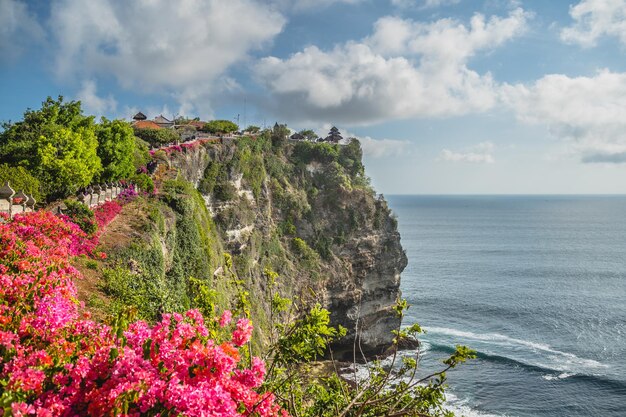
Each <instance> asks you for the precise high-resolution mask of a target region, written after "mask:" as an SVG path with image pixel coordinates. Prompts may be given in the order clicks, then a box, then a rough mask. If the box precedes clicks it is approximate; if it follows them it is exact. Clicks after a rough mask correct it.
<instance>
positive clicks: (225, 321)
mask: <svg viewBox="0 0 626 417" xmlns="http://www.w3.org/2000/svg"><path fill="white" fill-rule="evenodd" d="M232 318H233V313H231V312H230V310H224V312H223V313H222V316H221V317H220V318H219V321H218V323H219V325H220V327H226V326H228V325H229V324H230V321H231V320H232Z"/></svg>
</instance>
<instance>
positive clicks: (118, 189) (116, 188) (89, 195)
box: [0, 181, 137, 218]
mask: <svg viewBox="0 0 626 417" xmlns="http://www.w3.org/2000/svg"><path fill="white" fill-rule="evenodd" d="M129 187H132V188H133V189H134V190H135V191H137V185H136V184H132V183H130V184H122V183H120V182H113V183H109V184H99V185H94V186H89V187H87V188H86V189H85V190H84V191H82V192H80V193H78V196H77V197H78V201H80V202H81V203H83V204H85V205H86V206H87V207H90V208H93V207H97V206H99V205H101V204H103V203H104V202H106V201H112V200H113V199H115V198H116V197H117V196H118V195H120V194H121V193H122V191H123V190H125V189H127V188H129ZM36 203H37V202H36V201H35V198H33V196H32V195H29V194H26V193H24V192H23V191H20V192H17V193H16V192H15V190H14V189H13V188H11V185H10V184H9V181H7V182H6V183H5V184H4V185H3V186H2V187H0V213H5V214H8V215H9V218H13V216H15V215H16V214H20V213H29V212H32V211H34V210H35V204H36ZM57 211H59V212H62V211H63V204H62V203H61V205H60V206H58V207H57Z"/></svg>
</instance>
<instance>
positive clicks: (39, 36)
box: [0, 0, 44, 62]
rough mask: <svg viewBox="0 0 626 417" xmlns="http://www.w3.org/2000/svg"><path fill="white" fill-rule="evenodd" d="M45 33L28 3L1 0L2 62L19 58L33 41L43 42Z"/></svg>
mask: <svg viewBox="0 0 626 417" xmlns="http://www.w3.org/2000/svg"><path fill="white" fill-rule="evenodd" d="M43 39H44V31H43V29H42V28H41V26H40V25H39V23H37V20H36V19H35V17H34V16H33V15H32V14H31V13H30V11H29V10H28V7H27V5H26V3H24V2H22V1H17V0H0V55H2V61H5V62H6V61H9V60H13V59H15V58H17V57H18V56H19V55H20V54H21V53H22V52H23V49H24V48H25V47H26V46H27V45H28V44H29V43H30V42H33V41H42V40H43Z"/></svg>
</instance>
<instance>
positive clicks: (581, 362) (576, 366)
mask: <svg viewBox="0 0 626 417" xmlns="http://www.w3.org/2000/svg"><path fill="white" fill-rule="evenodd" d="M425 330H426V331H427V332H428V333H431V334H440V335H445V336H452V337H454V338H459V339H465V340H467V341H468V342H467V344H468V345H470V347H473V348H475V349H478V350H481V349H480V347H479V346H472V344H474V345H475V344H476V342H483V343H485V344H487V345H488V346H490V345H492V346H498V347H510V348H512V349H513V352H510V351H509V352H507V353H505V354H504V355H502V353H500V352H489V351H488V350H485V349H482V351H483V352H484V353H487V354H494V355H501V356H506V357H509V358H511V359H513V360H516V361H518V362H521V363H525V364H527V365H531V366H539V367H542V368H546V369H553V370H555V371H560V372H565V373H571V372H574V373H577V372H580V371H581V370H582V371H585V370H586V371H591V372H595V371H597V370H599V369H601V368H607V367H608V365H606V364H603V363H601V362H598V361H596V360H593V359H586V358H580V357H578V356H576V355H574V354H573V353H569V352H562V351H560V350H556V349H554V348H552V347H551V346H549V345H547V344H545V343H538V342H532V341H529V340H523V339H516V338H514V337H509V336H506V335H503V334H499V333H473V332H468V331H462V330H456V329H450V328H447V327H430V328H425ZM459 342H460V343H464V342H461V341H459ZM520 348H526V352H527V353H528V352H533V353H536V354H537V355H539V357H538V358H535V359H536V360H531V361H529V360H528V359H526V358H523V357H522V358H520V357H518V356H517V355H516V356H514V357H511V356H510V355H509V354H511V353H513V354H514V353H515V350H518V349H520ZM546 360H547V361H546Z"/></svg>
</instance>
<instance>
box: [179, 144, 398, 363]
mask: <svg viewBox="0 0 626 417" xmlns="http://www.w3.org/2000/svg"><path fill="white" fill-rule="evenodd" d="M319 146H320V145H313V144H306V145H302V144H300V145H294V144H285V145H283V146H282V147H280V148H278V149H276V147H270V146H269V145H267V146H265V147H264V148H263V147H261V146H260V145H258V144H256V143H253V144H252V145H247V146H244V145H242V144H238V143H235V142H233V143H229V144H207V145H205V146H203V147H198V148H195V149H189V150H186V151H185V152H183V153H180V154H176V155H174V156H172V157H171V158H170V165H171V166H172V167H174V168H177V169H178V171H179V173H180V175H182V176H183V177H184V178H185V179H187V180H188V181H190V182H192V183H193V184H194V185H195V186H196V187H197V188H198V190H199V191H200V192H201V193H202V194H203V197H204V200H205V202H206V205H207V208H208V209H209V212H210V213H211V214H212V215H213V216H214V221H215V223H216V224H217V225H218V226H219V228H220V233H221V235H222V239H223V242H224V246H225V248H226V249H227V250H229V251H230V252H231V253H233V254H234V260H235V266H236V268H237V271H238V273H239V275H240V276H241V275H244V276H248V277H249V281H248V285H249V287H250V292H251V294H252V295H253V298H254V294H255V293H258V294H259V296H258V297H256V299H257V301H258V302H259V303H262V301H260V300H262V298H263V297H261V296H260V294H262V292H263V291H264V290H265V283H264V278H263V269H264V268H265V267H267V266H269V267H271V268H272V269H274V270H275V271H277V272H278V273H279V274H281V276H282V277H283V278H282V280H283V282H284V285H281V291H282V292H283V295H285V296H289V297H291V298H293V299H298V300H299V301H300V302H302V303H305V304H306V303H314V302H319V303H321V304H322V305H323V306H324V307H325V308H327V309H328V310H330V312H331V319H332V322H333V325H339V324H340V325H342V326H344V327H346V328H347V329H348V335H347V336H346V337H345V338H344V339H342V340H340V341H338V342H337V343H336V344H335V345H334V346H333V350H334V354H335V356H338V357H344V358H346V359H347V358H352V356H353V348H354V346H355V343H354V341H355V337H356V340H357V342H358V343H357V357H360V356H361V351H362V352H363V354H365V355H366V356H368V357H371V356H373V355H377V354H381V353H382V352H383V351H384V350H385V349H386V348H388V347H389V346H390V344H391V340H392V334H391V331H392V330H393V329H396V328H397V327H398V325H399V319H398V318H397V317H396V316H395V313H394V312H393V310H392V306H393V305H394V304H395V303H396V300H397V299H398V297H399V296H400V289H399V287H400V274H401V272H402V271H403V269H404V268H405V267H406V264H407V258H406V255H405V253H404V251H403V249H402V246H401V244H400V235H399V233H398V231H397V224H396V221H395V219H394V218H393V217H392V215H391V212H390V210H389V208H388V206H387V203H386V201H385V200H384V198H383V197H382V196H376V194H375V193H374V191H373V190H372V189H371V187H370V186H369V184H368V182H367V179H366V177H365V176H364V173H363V166H362V165H361V151H360V145H359V144H358V143H356V142H355V143H352V144H351V145H347V146H343V147H341V146H336V145H335V146H334V147H333V146H332V145H326V144H325V145H324V146H323V147H321V148H320V149H317V148H316V147H319ZM329 155H330V156H329ZM267 308H268V307H267V306H260V307H259V308H258V309H257V311H258V313H259V314H261V315H262V314H264V313H267ZM257 321H258V320H257Z"/></svg>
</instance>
